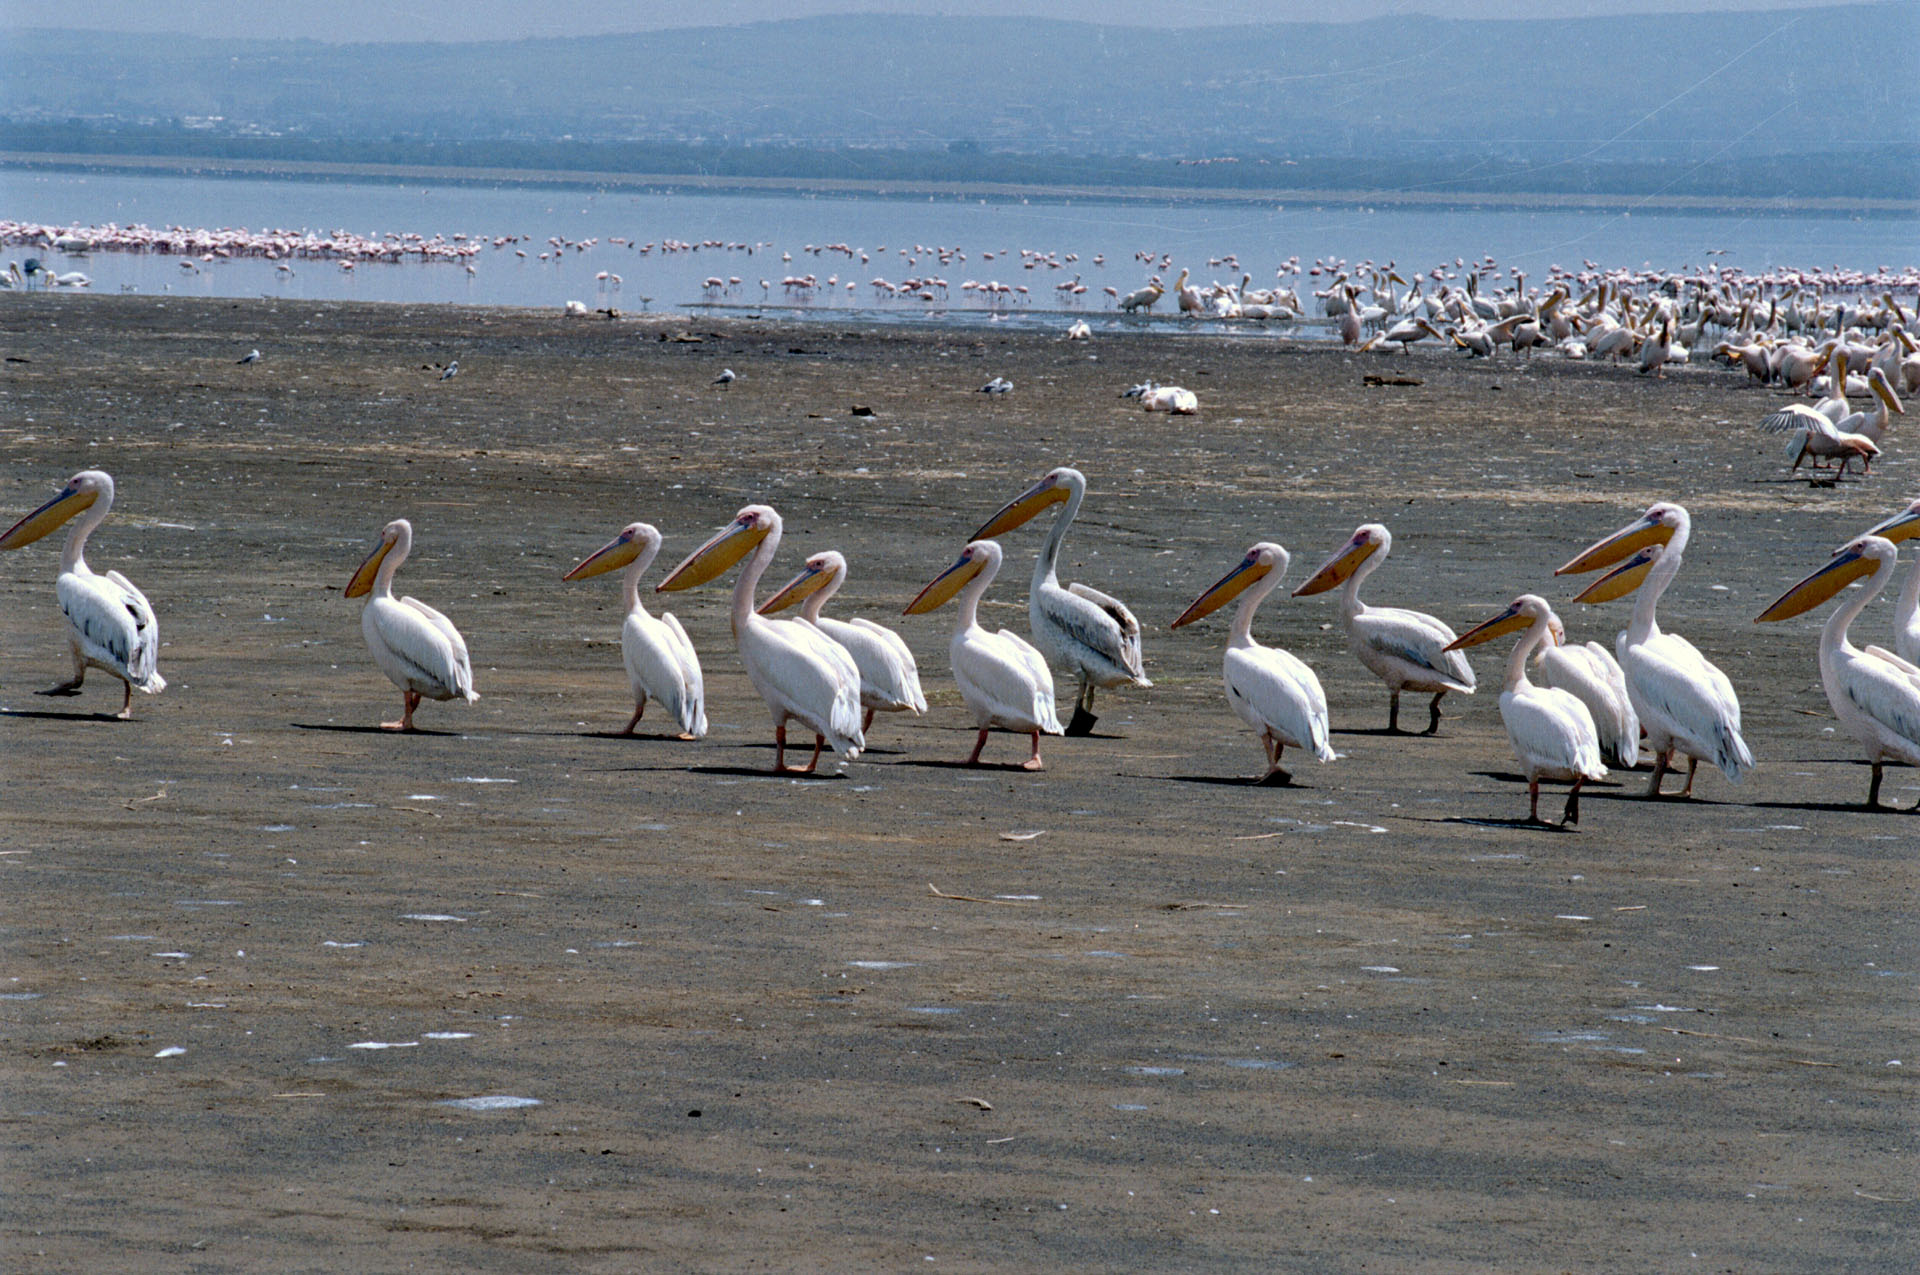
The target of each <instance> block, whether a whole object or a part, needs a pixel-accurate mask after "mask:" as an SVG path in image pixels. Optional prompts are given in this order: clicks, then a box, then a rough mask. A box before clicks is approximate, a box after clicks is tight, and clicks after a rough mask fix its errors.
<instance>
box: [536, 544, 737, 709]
mask: <svg viewBox="0 0 1920 1275" xmlns="http://www.w3.org/2000/svg"><path fill="white" fill-rule="evenodd" d="M659 552H660V533H659V531H658V530H656V529H655V528H654V527H652V526H651V525H649V524H647V523H644V522H633V523H628V524H627V525H626V526H625V527H624V528H622V529H621V532H620V534H619V535H617V536H615V537H614V538H613V539H612V541H610V542H609V543H608V544H607V545H606V546H605V547H604V548H601V549H599V550H597V551H596V552H595V553H594V554H593V556H591V557H589V558H588V559H587V560H586V561H584V562H582V563H581V564H580V565H579V566H577V567H575V568H574V569H573V570H571V571H569V572H567V574H566V575H564V576H562V577H560V578H561V579H562V580H586V579H589V578H591V577H593V576H597V575H604V574H605V573H607V572H609V571H617V570H619V569H620V568H621V567H625V568H626V573H625V574H624V575H622V576H621V578H620V588H621V592H622V593H623V594H624V595H625V598H626V603H627V620H626V623H625V624H623V625H621V626H620V654H621V656H622V658H623V659H624V660H625V663H626V666H627V683H628V685H630V686H631V687H632V688H633V716H632V717H631V718H629V719H628V721H627V728H626V730H625V731H623V732H622V733H623V734H627V735H631V734H633V731H634V728H635V727H636V726H638V725H639V724H640V714H642V713H644V712H646V711H647V701H648V700H649V699H656V700H659V701H660V703H661V704H662V705H664V706H665V707H666V710H667V712H669V713H671V714H672V715H673V720H674V722H675V723H676V724H678V725H679V727H680V738H681V739H699V738H700V737H701V736H703V735H705V734H706V733H707V694H706V688H705V684H704V682H703V681H702V680H701V677H700V657H699V656H698V655H697V654H695V653H694V649H693V643H692V642H690V641H688V640H687V631H686V630H685V629H683V628H681V627H680V621H678V620H676V619H675V618H674V616H673V612H671V611H662V612H661V613H660V616H659V618H658V619H655V618H654V617H653V616H651V615H649V614H647V608H646V606H645V605H644V604H642V602H641V601H640V577H641V576H643V575H645V574H646V571H647V568H648V567H649V566H650V565H652V563H653V560H654V558H655V556H657V555H658V554H659Z"/></svg>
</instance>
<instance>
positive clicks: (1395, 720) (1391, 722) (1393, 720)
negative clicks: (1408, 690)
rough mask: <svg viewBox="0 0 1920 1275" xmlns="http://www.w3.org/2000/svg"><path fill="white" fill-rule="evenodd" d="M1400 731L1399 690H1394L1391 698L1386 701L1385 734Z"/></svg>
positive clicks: (1395, 733)
mask: <svg viewBox="0 0 1920 1275" xmlns="http://www.w3.org/2000/svg"><path fill="white" fill-rule="evenodd" d="M1399 733H1400V692H1399V691H1394V692H1393V698H1392V699H1389V700H1388V701H1387V734H1389V735H1398V734H1399Z"/></svg>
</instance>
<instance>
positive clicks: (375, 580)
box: [346, 518, 480, 730]
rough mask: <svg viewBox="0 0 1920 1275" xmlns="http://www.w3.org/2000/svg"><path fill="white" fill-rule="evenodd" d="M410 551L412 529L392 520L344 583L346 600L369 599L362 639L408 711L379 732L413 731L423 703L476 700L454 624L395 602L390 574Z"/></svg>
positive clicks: (422, 607) (423, 607)
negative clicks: (414, 714)
mask: <svg viewBox="0 0 1920 1275" xmlns="http://www.w3.org/2000/svg"><path fill="white" fill-rule="evenodd" d="M412 550H413V524H412V523H410V522H408V521H407V520H406V519H405V518H395V519H394V520H393V521H392V522H390V523H388V524H387V525H386V526H385V527H383V528H381V531H380V543H379V545H378V546H377V547H376V548H375V549H374V551H373V552H372V553H370V554H368V555H367V560H366V561H365V562H362V563H361V564H360V565H359V567H357V568H356V569H355V570H354V573H353V578H352V579H351V580H348V581H347V592H346V596H347V597H349V598H358V597H362V596H364V595H366V594H368V593H371V594H372V595H373V596H372V597H371V598H369V599H368V600H367V605H366V609H365V610H363V611H362V612H361V613H360V632H361V633H363V634H365V635H366V639H367V649H368V650H369V651H371V652H373V662H374V663H375V664H378V665H379V666H380V671H381V672H383V673H385V674H386V675H387V677H388V678H389V679H390V680H391V681H392V682H393V684H394V685H395V686H398V687H399V688H400V690H401V692H402V693H403V695H404V696H405V701H404V702H405V704H406V708H405V710H404V711H403V712H402V713H401V715H400V720H399V721H397V722H381V723H380V727H381V729H382V730H413V729H415V727H414V724H413V710H414V709H416V708H418V707H420V701H421V700H422V699H437V700H448V699H464V700H466V701H467V702H468V703H469V704H471V703H473V701H475V700H477V699H479V698H480V696H479V695H478V694H477V693H476V692H475V691H474V689H473V662H472V661H471V660H470V659H468V658H467V643H466V639H464V638H462V637H461V636H460V630H458V629H456V628H454V627H453V621H451V620H449V619H448V618H447V617H446V616H444V615H441V614H440V613H439V612H438V611H436V610H434V609H433V608H432V607H430V606H428V605H427V604H426V603H424V602H421V601H420V600H418V599H417V598H400V599H398V600H396V599H395V598H394V596H393V573H394V572H396V571H398V570H399V569H400V564H401V563H403V562H405V561H406V560H407V554H409V553H410V552H412Z"/></svg>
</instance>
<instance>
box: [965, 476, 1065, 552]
mask: <svg viewBox="0 0 1920 1275" xmlns="http://www.w3.org/2000/svg"><path fill="white" fill-rule="evenodd" d="M1076 489H1078V490H1080V491H1085V490H1086V489H1087V479H1086V476H1085V475H1084V474H1082V473H1081V472H1080V471H1079V470H1077V469H1069V468H1066V467H1065V466H1062V467H1061V468H1059V469H1056V470H1054V471H1052V472H1051V473H1049V474H1048V475H1047V476H1046V477H1044V478H1042V479H1041V480H1040V481H1039V482H1037V483H1035V484H1034V485H1033V486H1031V487H1029V488H1027V489H1026V490H1025V491H1023V492H1021V493H1020V494H1019V495H1018V496H1015V497H1014V498H1013V499H1012V500H1010V501H1008V502H1007V504H1006V507H1005V508H1003V509H1001V511H1000V512H999V513H997V514H995V515H994V516H993V517H991V518H989V519H987V520H986V522H985V523H983V524H981V527H980V530H978V531H976V532H974V533H973V539H975V540H991V539H993V538H994V537H995V536H999V535H1004V534H1006V533H1007V532H1009V531H1012V530H1013V529H1014V528H1015V527H1018V526H1022V525H1024V524H1025V523H1028V522H1031V521H1032V520H1033V519H1034V518H1035V517H1036V516H1037V515H1038V514H1039V513H1040V511H1041V510H1043V509H1045V508H1046V507H1047V506H1048V505H1057V504H1059V503H1060V502H1061V501H1063V500H1071V499H1073V493H1074V491H1075V490H1076Z"/></svg>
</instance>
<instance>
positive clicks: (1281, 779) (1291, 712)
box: [1171, 541, 1336, 784]
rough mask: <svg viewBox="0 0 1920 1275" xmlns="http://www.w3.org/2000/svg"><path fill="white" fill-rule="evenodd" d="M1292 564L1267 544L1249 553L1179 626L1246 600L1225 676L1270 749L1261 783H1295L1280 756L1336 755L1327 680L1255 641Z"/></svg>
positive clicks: (1232, 699)
mask: <svg viewBox="0 0 1920 1275" xmlns="http://www.w3.org/2000/svg"><path fill="white" fill-rule="evenodd" d="M1289 561H1290V558H1289V556H1288V554H1287V551H1286V550H1285V549H1283V548H1281V547H1280V546H1279V545H1277V544H1273V543H1271V542H1269V541H1261V542H1260V543H1259V544H1256V545H1254V546H1253V547H1252V548H1250V549H1248V550H1247V554H1246V557H1244V558H1242V559H1241V560H1240V565H1239V566H1237V567H1235V568H1234V569H1233V570H1231V571H1229V572H1227V574H1226V575H1224V576H1222V577H1220V579H1219V580H1218V581H1217V582H1215V583H1214V585H1213V587H1211V588H1210V589H1208V590H1207V591H1206V592H1205V593H1203V594H1201V595H1200V596H1199V597H1198V598H1195V599H1194V602H1193V605H1192V606H1190V607H1188V608H1187V609H1186V610H1185V611H1183V612H1181V613H1180V618H1179V619H1177V620H1175V621H1174V622H1173V624H1172V626H1171V627H1173V628H1176V629H1178V628H1182V627H1184V626H1185V625H1189V624H1192V623H1193V622H1194V621H1195V620H1198V619H1200V618H1201V617H1203V616H1208V615H1211V614H1213V613H1214V612H1215V611H1218V610H1219V609H1220V608H1221V607H1223V606H1225V605H1226V604H1227V603H1229V602H1231V601H1233V600H1234V599H1235V598H1239V599H1240V609H1239V610H1238V611H1236V612H1235V613H1234V617H1233V629H1232V631H1231V632H1230V633H1229V634H1228V637H1227V653H1226V656H1225V659H1224V660H1223V663H1222V677H1223V678H1224V679H1225V681H1226V686H1227V704H1228V706H1229V707H1231V708H1232V709H1233V711H1234V714H1235V715H1236V716H1238V717H1239V718H1240V720H1241V721H1243V722H1245V723H1246V724H1247V725H1249V726H1251V727H1253V729H1254V732H1255V733H1256V734H1258V735H1259V736H1260V745H1261V747H1263V748H1264V749H1266V753H1267V771H1266V773H1265V774H1264V775H1260V776H1258V777H1257V778H1255V780H1254V782H1255V783H1257V784H1285V783H1291V782H1292V780H1293V776H1291V775H1289V774H1288V773H1287V772H1286V771H1285V770H1283V769H1282V768H1281V766H1280V754H1281V752H1282V751H1283V750H1285V749H1287V748H1289V747H1291V748H1303V749H1305V750H1306V751H1308V752H1310V753H1312V754H1313V755H1314V756H1315V757H1317V758H1319V759H1320V760H1321V761H1323V762H1328V761H1333V760H1334V759H1335V757H1336V754H1335V753H1334V751H1333V745H1332V744H1331V743H1330V742H1329V741H1328V738H1327V695H1326V692H1325V691H1323V690H1321V689H1320V679H1319V678H1318V677H1316V676H1314V672H1313V670H1312V669H1310V668H1308V667H1307V666H1306V664H1305V663H1303V662H1302V661H1300V660H1298V659H1296V658H1295V657H1294V656H1293V655H1292V654H1291V653H1290V652H1287V651H1283V650H1281V649H1280V648H1279V647H1275V646H1262V645H1260V643H1258V642H1256V641H1254V640H1253V613H1254V612H1255V611H1257V610H1259V609H1260V604H1261V603H1262V602H1263V601H1265V600H1266V597H1267V595H1268V594H1269V593H1272V592H1273V591H1274V589H1275V588H1277V587H1278V586H1279V584H1280V581H1281V580H1282V579H1284V578H1285V577H1286V574H1287V564H1288V562H1289Z"/></svg>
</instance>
